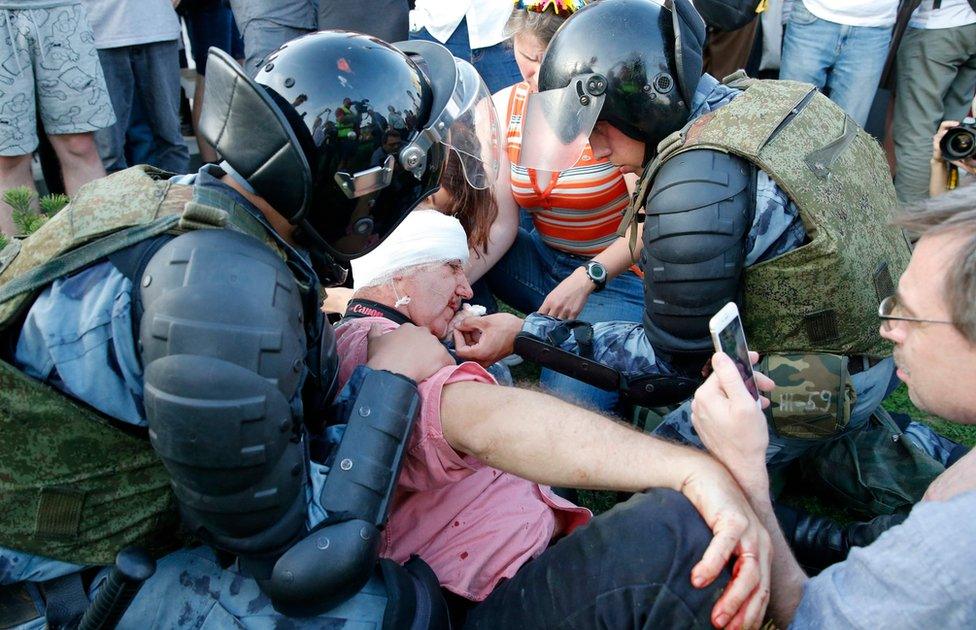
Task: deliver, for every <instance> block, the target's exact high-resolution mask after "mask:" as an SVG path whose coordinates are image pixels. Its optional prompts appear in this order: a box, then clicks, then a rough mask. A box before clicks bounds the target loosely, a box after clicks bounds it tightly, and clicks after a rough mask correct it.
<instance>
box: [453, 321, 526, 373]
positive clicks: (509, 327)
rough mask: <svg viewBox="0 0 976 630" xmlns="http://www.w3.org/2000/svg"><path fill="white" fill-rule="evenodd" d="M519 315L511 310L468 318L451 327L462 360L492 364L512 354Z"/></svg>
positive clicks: (517, 332) (519, 327)
mask: <svg viewBox="0 0 976 630" xmlns="http://www.w3.org/2000/svg"><path fill="white" fill-rule="evenodd" d="M521 330H522V318H520V317H516V316H515V315H512V314H511V313H492V314H491V315H485V316H484V317H468V318H467V319H465V320H464V321H462V322H461V323H460V324H458V326H457V328H456V329H455V330H454V350H455V351H456V352H457V355H458V356H459V357H461V358H462V359H464V360H465V361H476V362H477V363H480V364H481V365H491V364H492V363H495V362H496V361H498V360H499V359H501V358H503V357H507V356H508V355H510V354H512V350H513V348H514V346H515V336H516V335H518V334H519V332H520V331H521Z"/></svg>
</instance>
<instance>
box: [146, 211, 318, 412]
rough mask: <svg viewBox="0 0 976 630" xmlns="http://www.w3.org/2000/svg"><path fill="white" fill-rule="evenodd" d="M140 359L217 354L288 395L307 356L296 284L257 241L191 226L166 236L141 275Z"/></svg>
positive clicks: (282, 265) (236, 233)
mask: <svg viewBox="0 0 976 630" xmlns="http://www.w3.org/2000/svg"><path fill="white" fill-rule="evenodd" d="M139 290H140V299H141V301H142V304H143V307H144V309H145V310H144V313H143V316H142V320H141V322H140V335H139V337H140V340H141V343H142V348H141V352H142V360H143V364H144V365H149V363H151V362H152V361H153V360H155V359H157V358H160V357H164V356H170V355H174V354H191V355H202V356H211V357H215V358H219V359H222V360H225V361H229V362H231V363H236V364H237V365H239V366H241V367H245V368H248V369H252V370H255V371H256V372H258V373H259V374H260V375H261V376H263V377H265V378H269V379H283V380H281V381H280V382H279V383H278V386H279V388H280V389H281V390H282V393H283V394H285V395H286V396H288V397H290V396H291V394H292V392H294V391H295V389H296V388H297V384H298V381H299V378H300V374H301V370H295V369H292V364H293V363H294V361H295V360H296V359H301V358H302V357H304V356H305V345H306V340H305V331H304V328H303V325H302V320H303V314H302V302H301V297H300V293H299V288H298V284H297V282H296V281H295V277H294V276H293V275H292V273H291V271H290V270H289V269H288V267H287V265H286V264H285V262H284V261H283V260H282V259H281V258H280V257H279V256H278V255H277V254H276V253H275V252H273V251H272V250H271V249H269V248H268V247H267V246H266V245H264V244H263V243H261V242H260V241H259V240H257V239H255V238H253V237H251V236H247V235H245V234H241V233H239V232H234V231H231V230H194V231H192V232H188V233H186V234H183V235H181V236H178V237H177V238H175V239H173V240H171V241H170V242H168V243H166V244H165V245H164V246H163V247H161V248H160V249H159V251H157V252H156V253H155V254H154V255H153V257H152V259H151V260H150V261H149V264H148V265H146V269H145V271H144V272H143V274H142V278H141V281H140V288H139Z"/></svg>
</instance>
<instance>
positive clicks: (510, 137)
mask: <svg viewBox="0 0 976 630" xmlns="http://www.w3.org/2000/svg"><path fill="white" fill-rule="evenodd" d="M528 94H529V84H528V83H519V84H517V85H515V86H513V87H512V92H511V94H510V95H509V98H508V113H507V119H508V133H507V141H508V159H509V161H510V162H511V164H512V195H513V196H514V197H515V201H516V202H517V203H518V204H519V206H521V207H523V208H525V209H526V210H528V211H529V212H530V213H531V214H532V219H533V221H534V223H535V229H536V230H537V231H538V232H539V236H541V237H542V240H543V241H544V242H545V243H546V244H547V245H549V246H550V247H552V248H553V249H557V250H560V251H563V252H567V253H570V254H577V255H580V256H588V257H592V256H595V255H597V254H599V253H600V252H602V251H603V250H604V249H606V248H607V246H608V245H610V244H611V243H613V242H614V240H616V238H617V236H616V231H617V228H618V227H619V226H620V221H621V219H622V218H623V212H624V210H625V209H626V208H627V204H628V203H629V195H628V192H627V184H626V183H625V182H624V178H623V175H622V174H621V173H620V169H619V168H618V167H616V166H614V165H613V164H611V163H610V162H609V161H607V160H596V159H594V157H593V151H592V149H591V148H590V145H589V144H587V145H586V148H585V149H584V150H583V155H582V156H581V157H580V159H579V161H578V162H577V163H576V166H573V167H572V168H569V169H567V170H565V171H562V172H560V173H559V174H558V175H559V176H558V178H557V177H551V178H549V180H548V183H546V184H545V185H544V187H543V186H542V185H540V184H541V182H542V181H545V179H544V178H545V173H543V174H542V177H540V176H539V174H538V172H537V171H536V170H535V169H531V168H525V167H523V166H519V165H518V162H519V156H520V155H521V150H522V119H523V116H524V114H525V106H526V101H527V97H528ZM540 180H541V181H540Z"/></svg>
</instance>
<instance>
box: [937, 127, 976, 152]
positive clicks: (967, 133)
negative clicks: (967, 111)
mask: <svg viewBox="0 0 976 630" xmlns="http://www.w3.org/2000/svg"><path fill="white" fill-rule="evenodd" d="M939 149H940V150H941V151H942V157H943V158H945V159H946V160H949V161H950V162H953V161H955V160H965V159H966V158H971V157H973V155H976V118H971V117H970V118H965V119H963V121H962V122H961V123H959V124H958V125H956V126H955V127H951V128H950V129H949V130H948V131H946V132H945V135H944V136H942V140H940V141H939Z"/></svg>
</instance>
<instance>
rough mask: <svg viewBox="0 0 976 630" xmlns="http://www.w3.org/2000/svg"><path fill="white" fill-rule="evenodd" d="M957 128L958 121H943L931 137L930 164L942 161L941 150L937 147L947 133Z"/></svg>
mask: <svg viewBox="0 0 976 630" xmlns="http://www.w3.org/2000/svg"><path fill="white" fill-rule="evenodd" d="M958 126H959V121H958V120H943V121H942V123H941V124H940V125H939V129H938V131H936V132H935V135H934V136H932V162H937V161H938V162H941V161H942V160H943V157H942V149H941V148H940V147H939V143H940V142H942V137H943V136H945V135H946V132H947V131H949V130H950V129H952V128H953V127H958Z"/></svg>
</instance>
